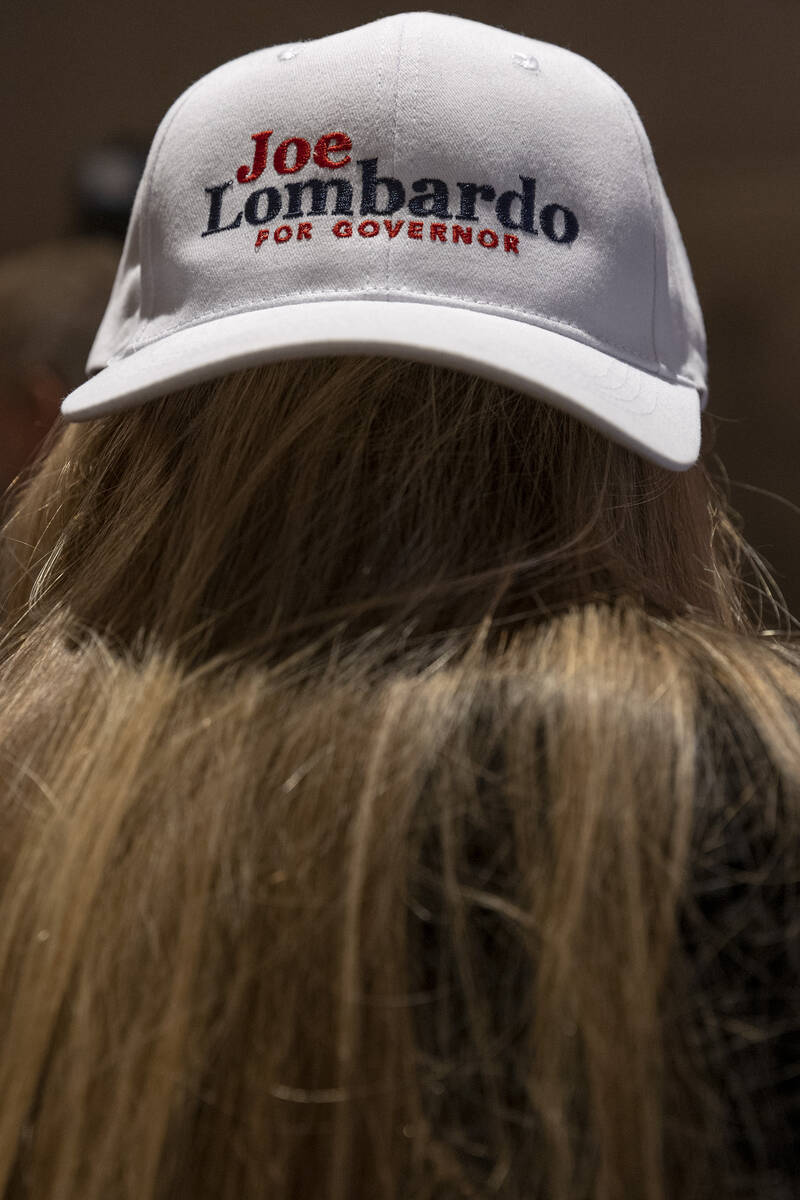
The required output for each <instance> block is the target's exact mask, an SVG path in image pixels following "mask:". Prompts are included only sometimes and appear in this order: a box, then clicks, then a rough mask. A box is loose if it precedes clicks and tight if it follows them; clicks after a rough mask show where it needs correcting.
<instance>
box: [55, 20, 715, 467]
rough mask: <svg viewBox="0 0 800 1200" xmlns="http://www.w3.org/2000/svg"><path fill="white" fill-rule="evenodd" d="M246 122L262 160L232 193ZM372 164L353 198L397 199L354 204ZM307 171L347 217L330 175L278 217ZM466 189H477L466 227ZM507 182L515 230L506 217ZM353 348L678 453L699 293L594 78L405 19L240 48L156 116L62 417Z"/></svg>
mask: <svg viewBox="0 0 800 1200" xmlns="http://www.w3.org/2000/svg"><path fill="white" fill-rule="evenodd" d="M268 130H271V131H272V133H271V136H270V138H269V139H268V142H267V161H266V165H265V168H264V170H263V173H262V174H261V175H260V176H259V177H258V178H257V179H254V180H252V181H245V182H239V180H238V179H237V170H238V169H241V172H242V173H246V174H252V173H253V170H252V168H253V163H254V153H255V151H256V147H257V142H256V141H254V140H253V135H254V134H258V133H260V132H263V131H268ZM333 133H342V134H346V135H347V138H348V139H349V141H350V143H351V149H350V150H349V151H348V150H346V149H341V148H340V149H336V148H335V146H334V147H333V148H332V149H330V152H329V154H328V155H327V158H326V154H325V149H324V146H323V150H322V151H321V152H320V153H321V158H320V159H319V161H315V157H310V158H309V161H308V162H307V163H306V165H304V166H302V167H301V169H299V170H297V171H290V170H288V168H291V167H292V166H293V164H294V161H295V160H294V155H295V153H296V151H297V148H298V143H293V144H292V145H291V146H289V147H288V148H287V154H286V157H285V159H283V160H281V159H280V158H279V159H276V158H275V152H276V150H277V149H278V148H279V146H280V145H281V143H282V142H284V141H285V139H291V138H297V139H303V142H304V143H305V144H307V146H308V147H309V148H310V149H311V150H312V151H314V150H316V149H317V148H318V146H319V139H321V138H324V137H325V135H329V134H333ZM299 145H300V148H301V150H302V145H303V143H302V142H301V143H299ZM348 154H349V161H347V162H345V163H344V165H343V166H338V165H329V164H331V163H336V162H338V161H342V160H343V159H344V158H345V157H346V156H347V155H348ZM376 159H377V164H376V165H375V166H374V168H373V167H370V166H369V165H365V164H369V163H370V162H372V161H373V160H376ZM281 167H282V168H283V173H282V171H281V169H280V168H281ZM372 175H377V177H378V179H381V178H388V179H389V180H392V181H396V183H395V184H392V183H390V184H380V183H379V184H378V185H377V186H376V188H375V196H374V204H372V208H373V209H386V208H388V207H390V206H389V204H388V201H389V199H390V189H391V188H394V189H395V192H396V195H395V197H394V199H395V201H397V200H398V199H399V197H400V191H398V187H397V185H399V189H401V190H402V193H403V196H402V199H403V203H402V204H401V205H400V206H399V207H398V208H397V209H396V211H394V212H384V211H381V212H371V211H368V209H369V208H370V203H369V201H370V196H369V187H368V186H367V185H368V183H369V179H370V178H371V177H372ZM313 179H316V180H319V181H321V183H323V184H331V185H334V184H336V183H341V184H349V185H350V186H351V188H352V205H351V208H352V213H350V214H343V213H342V212H339V213H335V212H334V211H333V208H334V204H335V202H336V199H337V195H338V197H339V200H340V208H342V207H346V200H347V196H346V194H345V195H344V197H342V191H344V192H345V193H346V191H347V189H346V187H345V188H344V189H342V190H340V189H339V188H337V187H334V186H330V187H328V188H327V190H326V192H325V194H324V202H325V208H326V211H325V212H323V213H311V212H310V209H311V207H312V199H313V196H312V191H311V188H310V187H307V188H305V189H304V190H302V191H299V189H297V187H295V200H296V203H295V209H297V208H298V207H299V208H300V209H301V215H296V216H287V215H286V213H287V209H288V208H289V205H290V200H291V197H292V191H291V188H292V185H298V184H300V185H302V184H304V183H309V182H310V181H311V180H313ZM426 180H427V181H428V182H427V183H424V182H422V181H426ZM526 180H527V181H528V182H527V183H526V182H525V181H526ZM533 180H535V198H533V196H532V187H531V181H533ZM431 181H439V182H437V183H432V182H431ZM415 182H416V183H417V187H416V189H415V188H414V187H413V185H414V183H415ZM468 183H472V184H475V185H477V186H478V187H481V186H484V185H486V186H488V187H490V188H492V189H493V190H494V198H493V199H489V198H488V196H489V195H490V193H486V194H485V195H484V197H483V198H482V197H481V196H480V195H478V198H477V199H476V200H475V202H474V219H470V218H469V204H468V201H469V189H467V188H466V185H467V184H468ZM459 185H464V186H459ZM207 189H212V190H211V191H209V190H207ZM213 189H218V191H217V193H216V195H217V199H218V202H219V204H218V208H219V211H218V214H217V217H218V219H217V221H216V223H215V221H214V219H213V216H212V207H213V197H214V193H213ZM266 189H273V191H272V192H268V191H267V190H266ZM465 189H466V190H465ZM473 191H474V189H473ZM298 192H299V194H298ZM508 192H512V193H516V195H515V196H511V197H508V196H507V197H506V202H505V207H503V206H502V202H501V203H500V204H498V199H499V198H500V197H501V196H502V195H503V194H504V193H508ZM255 193H260V195H254V194H255ZM523 197H525V198H526V199H527V200H528V201H530V200H531V199H533V203H532V204H530V203H529V205H528V212H527V217H528V222H527V223H528V226H529V228H527V229H525V228H516V227H515V226H518V225H520V224H522V217H523ZM248 200H249V201H250V203H249V205H248ZM270 201H272V204H273V207H274V206H275V205H276V204H277V205H279V207H278V211H277V212H276V213H275V215H274V216H270V215H269V214H270V210H269V203H270ZM464 204H466V205H467V207H466V208H465V207H463V205H464ZM365 205H366V209H365ZM554 205H555V206H558V207H556V208H553V207H552V206H554ZM437 207H438V211H432V210H435V209H437ZM415 208H416V209H417V210H418V211H416V212H415V211H413V210H414V209H415ZM420 209H421V211H419V210H420ZM548 213H549V217H548ZM239 214H241V216H240V218H239V220H238V222H237V220H236V218H237V216H238V215H239ZM462 214H466V215H462ZM267 216H269V219H267V220H265V217H267ZM503 218H504V219H505V223H504V219H503ZM342 222H345V224H341V223H342ZM364 222H366V224H364ZM570 222H572V224H570ZM233 223H235V224H236V227H235V228H223V227H224V226H226V225H229V224H233ZM301 223H304V224H305V225H306V227H307V228H306V234H305V236H304V237H302V238H301V239H298V234H299V233H300V226H301ZM216 226H218V227H219V228H218V229H217V231H211V232H210V230H212V228H215V227H216ZM309 226H310V228H309ZM456 226H457V227H459V229H460V230H462V231H464V232H462V233H460V234H459V233H458V232H457V231H456V228H455V227H456ZM334 227H336V229H337V230H338V233H339V234H347V231H348V227H349V230H350V233H349V236H336V234H335V233H334ZM359 227H361V229H360V231H359ZM437 227H438V228H437ZM534 230H535V232H534ZM276 232H277V233H278V241H277V242H276V241H275V234H276ZM390 234H391V235H392V236H390ZM468 234H469V236H470V237H471V241H470V243H469V244H467V243H466V241H465V239H466V237H467V235H468ZM282 237H283V238H286V239H287V240H285V241H283V242H281V241H280V239H281V238H282ZM455 239H458V240H455ZM479 239H481V240H479ZM509 239H510V240H509ZM481 241H482V242H483V243H484V244H481ZM495 242H496V244H495ZM259 243H260V244H259ZM359 352H385V353H396V354H399V355H403V356H409V357H413V358H419V359H424V360H432V361H438V362H443V363H446V364H451V365H453V366H457V367H459V368H461V369H464V370H472V371H474V372H475V373H477V374H485V375H488V376H491V377H494V378H500V379H503V380H505V381H507V382H510V383H512V384H513V385H514V386H515V387H516V388H517V389H518V390H520V391H523V392H526V393H530V394H533V395H539V396H542V397H543V398H545V399H548V400H550V401H551V402H553V403H557V404H559V405H560V406H561V407H563V408H566V409H568V410H569V411H571V412H574V413H576V414H577V415H579V416H581V417H582V418H583V419H584V420H586V421H588V422H589V423H591V424H593V425H595V426H596V427H598V428H600V429H602V430H603V431H604V432H605V433H606V434H608V436H610V437H612V438H615V439H616V440H619V441H621V442H623V443H624V444H626V445H629V446H631V447H633V448H634V449H636V450H637V451H638V452H640V453H643V454H645V455H647V456H648V457H650V458H653V459H655V460H656V461H658V462H661V463H662V464H663V465H666V466H668V467H671V468H673V469H683V468H685V467H686V466H688V465H691V463H692V462H694V461H695V460H696V458H697V454H698V451H699V413H700V407H701V405H702V404H703V403H704V402H705V395H706V354H705V334H704V329H703V321H702V316H701V312H700V306H699V303H698V299H697V295H696V292H695V288H694V284H693V281H692V276H691V270H690V267H689V263H688V259H687V256H686V252H685V249H684V246H683V242H682V240H681V236H680V233H679V231H678V227H677V224H676V222H675V218H674V215H673V213H672V210H671V208H670V206H669V201H668V200H667V197H666V195H665V192H664V189H663V186H662V183H661V180H660V177H659V175H658V171H657V169H656V165H655V162H654V160H653V156H652V151H651V149H650V146H649V143H648V141H647V137H646V135H645V132H644V130H643V128H642V125H641V122H640V120H639V118H638V115H637V114H636V111H635V109H634V107H633V105H632V104H631V102H630V100H629V99H628V97H627V96H626V95H625V93H624V92H623V91H622V89H621V88H619V86H618V85H617V84H616V83H614V81H613V80H611V79H610V78H609V77H608V76H607V75H605V74H604V73H603V72H602V71H600V70H599V68H597V67H596V66H594V65H593V64H592V63H590V62H588V61H587V60H586V59H583V58H581V57H580V56H578V55H575V54H573V53H571V52H570V51H567V50H564V49H561V48H559V47H556V46H552V45H549V44H547V43H544V42H538V41H534V40H531V39H528V38H521V37H519V36H517V35H516V34H511V33H507V32H505V31H503V30H500V29H496V28H493V27H491V26H487V25H483V24H480V23H478V22H473V21H468V20H464V19H462V18H458V17H450V16H444V15H441V14H436V13H413V14H401V15H398V16H391V17H386V18H383V19H381V20H378V21H374V22H372V23H371V24H369V25H365V26H362V27H360V28H357V29H354V30H349V31H347V32H345V33H339V34H335V35H333V36H331V37H326V38H321V39H319V40H317V41H312V42H306V43H300V44H298V45H297V46H290V47H271V48H269V49H266V50H259V51H256V52H255V53H253V54H250V55H247V56H245V57H244V58H240V59H237V60H235V61H234V62H232V63H228V64H226V65H224V66H222V67H220V68H218V69H217V70H216V71H213V72H212V73H211V74H210V75H208V76H206V77H205V78H204V79H201V80H199V81H198V83H196V84H195V85H194V86H193V87H192V88H190V89H189V90H188V91H187V92H186V93H185V94H184V95H183V96H182V97H181V98H180V99H179V100H178V101H177V102H176V104H175V105H173V107H172V109H171V110H170V112H169V113H168V114H167V116H166V117H165V118H164V121H163V122H162V124H161V126H160V128H159V130H158V133H157V134H156V138H155V140H154V143H153V147H152V149H151V152H150V156H149V159H148V164H147V167H146V169H145V174H144V177H143V179H142V182H141V185H140V187H139V191H138V194H137V199H136V204H135V207H134V212H133V215H132V218H131V224H130V228H129V232H128V238H127V241H126V247H125V250H124V253H123V258H122V261H121V264H120V269H119V273H118V276H117V280H116V283H115V286H114V291H113V293H112V297H111V300H110V303H109V306H108V310H107V312H106V315H105V317H104V320H103V322H102V325H101V327H100V330H99V332H98V335H97V339H96V341H95V344H94V347H93V349H92V353H91V355H90V359H89V364H88V367H89V370H90V371H91V372H95V371H99V372H100V373H99V374H98V375H97V376H96V377H95V378H94V379H91V380H89V381H88V382H87V383H85V384H84V385H82V387H80V388H78V389H77V390H76V391H75V392H73V393H72V395H71V396H69V397H68V398H67V399H66V401H65V402H64V405H63V410H62V411H63V412H64V415H65V416H66V417H68V418H70V419H84V418H88V417H92V416H95V415H100V414H101V413H103V412H107V411H110V410H111V409H118V408H122V407H127V406H129V405H131V404H135V403H141V402H143V401H145V400H146V399H149V398H151V397H152V396H156V395H160V394H164V393H165V392H167V391H168V390H170V389H172V388H174V387H175V386H178V385H180V384H183V383H187V382H190V381H192V380H196V379H199V378H207V377H209V376H212V375H218V374H221V373H223V372H225V371H227V370H230V369H234V368H236V367H243V366H247V365H249V364H251V363H255V362H258V361H264V360H266V359H269V358H278V357H296V356H299V355H302V354H304V353H306V354H325V353H336V354H346V353H359Z"/></svg>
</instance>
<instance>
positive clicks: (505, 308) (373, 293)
mask: <svg viewBox="0 0 800 1200" xmlns="http://www.w3.org/2000/svg"><path fill="white" fill-rule="evenodd" d="M396 291H403V292H405V294H406V297H407V299H408V302H409V303H413V301H414V300H415V299H418V300H419V301H420V302H424V301H430V300H433V301H436V302H437V306H440V307H448V306H449V307H451V308H452V307H453V301H454V300H457V299H463V300H464V303H463V304H461V305H458V306H456V307H457V308H459V309H463V310H464V311H466V312H478V313H481V312H482V313H488V314H489V315H497V316H502V315H504V314H505V313H512V314H514V317H515V318H516V319H517V320H519V322H520V324H523V325H532V326H534V327H536V328H537V329H547V330H550V331H551V332H553V333H559V332H561V331H563V330H573V331H574V332H575V333H577V334H580V335H581V336H580V337H574V336H573V335H572V334H570V333H565V335H564V336H567V337H572V338H573V340H574V341H577V342H580V343H581V344H582V345H585V346H590V347H591V348H592V349H595V350H599V351H600V352H601V353H606V354H608V355H609V356H610V357H612V358H614V357H617V354H615V353H614V352H615V351H616V352H618V353H619V352H622V353H623V354H625V355H627V356H628V357H627V358H626V359H622V360H620V361H621V362H622V363H623V365H625V366H629V367H635V368H637V369H640V370H644V371H647V372H648V374H651V375H661V376H663V375H664V374H665V369H664V368H663V364H661V363H659V364H658V366H657V369H656V368H654V366H653V363H652V362H651V361H650V360H649V359H644V358H642V357H641V355H639V354H637V353H636V351H635V350H632V349H631V348H630V347H627V346H618V345H615V344H614V343H613V342H604V341H601V340H600V339H599V338H593V337H592V336H591V334H587V332H586V330H585V329H583V328H582V327H581V326H580V325H574V324H572V323H571V322H570V321H559V320H555V319H553V318H552V317H549V316H547V315H546V314H543V313H531V312H530V310H526V309H519V308H515V307H514V306H513V305H510V304H501V303H491V304H482V303H481V302H480V301H475V300H474V299H473V298H463V297H457V296H453V295H452V294H440V293H436V292H423V291H412V290H411V289H410V288H403V287H401V286H400V285H397V284H395V285H394V287H393V288H392V292H396ZM342 296H346V297H347V298H348V299H350V300H366V299H370V298H371V297H377V298H380V299H382V300H383V301H385V303H387V304H391V303H393V302H395V303H400V304H402V303H404V302H405V298H404V299H399V300H397V299H395V298H394V297H393V296H392V295H391V293H390V294H389V295H387V294H386V293H385V292H384V291H383V289H380V288H364V289H361V290H360V291H358V292H354V291H353V289H352V288H339V289H328V290H327V291H324V292H312V291H308V292H293V293H292V294H291V297H288V296H280V297H275V298H274V299H273V301H272V303H270V304H264V303H260V304H257V305H250V304H247V305H242V306H241V307H238V308H229V309H226V310H225V311H223V312H215V313H212V314H210V315H208V316H205V317H198V318H197V320H195V321H187V322H185V323H178V324H174V325H170V326H168V327H167V328H166V329H164V330H162V331H161V332H160V333H158V334H156V335H155V336H153V337H149V338H146V339H145V338H140V339H138V340H137V341H136V342H132V343H131V345H130V346H129V347H128V350H127V353H123V354H119V355H115V357H114V358H113V359H111V360H110V361H109V366H110V365H111V363H112V362H119V361H121V360H122V359H123V358H127V357H128V356H129V355H130V354H134V353H136V351H138V350H141V349H144V347H146V346H151V345H153V344H154V343H155V342H160V341H162V340H163V339H164V338H166V337H169V336H170V335H171V334H173V333H180V332H182V331H183V330H184V329H193V328H195V327H196V326H198V325H206V324H208V323H209V322H211V321H217V320H222V319H224V318H225V317H235V316H241V315H242V314H244V313H248V312H265V313H266V312H269V311H270V310H271V309H273V308H291V307H293V306H294V305H296V304H305V303H316V302H317V301H324V300H329V299H339V298H340V297H342ZM531 318H534V319H531ZM666 377H668V379H669V380H670V381H674V382H676V383H687V384H689V385H690V386H691V387H693V388H694V389H695V390H697V384H696V383H695V381H694V380H692V379H690V378H688V376H685V375H680V374H678V373H677V372H675V373H673V372H666Z"/></svg>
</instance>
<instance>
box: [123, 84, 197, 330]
mask: <svg viewBox="0 0 800 1200" xmlns="http://www.w3.org/2000/svg"><path fill="white" fill-rule="evenodd" d="M214 73H215V72H213V71H212V72H211V74H214ZM208 78H209V76H208V75H204V76H203V78H202V79H198V80H196V81H195V82H194V83H193V84H192V85H191V87H189V88H187V90H186V91H185V92H184V93H183V95H182V96H179V97H178V99H177V100H176V101H175V102H174V104H173V105H172V108H171V109H170V110H169V112H168V113H167V114H166V116H165V117H164V120H163V121H162V122H161V126H160V137H159V141H158V145H157V146H154V149H153V151H152V153H153V165H152V167H151V169H150V173H149V176H148V179H147V183H146V184H145V189H146V190H145V192H144V194H143V195H142V226H143V228H142V231H141V235H140V236H141V239H142V250H143V253H142V256H141V257H142V281H141V297H142V300H141V303H142V309H141V311H142V318H143V319H144V320H146V319H147V305H146V303H145V299H146V297H147V291H146V288H147V290H148V291H151V290H152V289H151V287H150V283H151V281H152V278H153V254H152V238H151V236H150V222H149V221H145V219H144V218H145V216H146V214H147V213H148V212H149V211H150V205H149V203H148V196H149V193H150V190H151V184H152V181H153V178H154V176H155V173H156V170H157V168H158V163H159V160H160V158H161V152H162V150H163V149H164V143H165V142H166V140H167V134H168V133H169V131H170V129H171V128H172V125H173V123H174V121H175V118H176V117H177V115H178V113H180V112H182V111H183V108H184V105H185V104H186V102H187V101H188V100H189V98H190V97H191V96H193V95H194V93H195V92H196V91H197V90H198V88H199V87H200V85H201V84H203V83H205V82H206V80H207V79H208ZM156 136H158V134H157V135H156ZM131 345H134V346H135V345H136V340H135V339H134V341H133V342H132V343H131Z"/></svg>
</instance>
